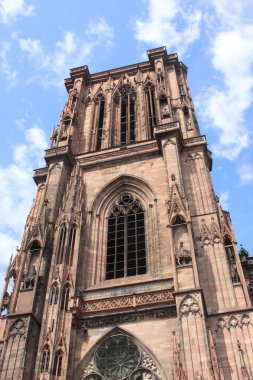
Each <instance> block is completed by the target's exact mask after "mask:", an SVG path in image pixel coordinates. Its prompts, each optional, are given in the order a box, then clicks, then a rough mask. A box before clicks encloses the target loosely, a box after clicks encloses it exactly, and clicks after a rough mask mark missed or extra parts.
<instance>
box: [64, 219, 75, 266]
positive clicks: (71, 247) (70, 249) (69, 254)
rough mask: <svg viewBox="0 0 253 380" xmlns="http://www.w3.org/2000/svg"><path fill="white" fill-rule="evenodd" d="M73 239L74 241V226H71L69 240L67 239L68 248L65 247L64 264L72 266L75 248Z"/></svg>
mask: <svg viewBox="0 0 253 380" xmlns="http://www.w3.org/2000/svg"><path fill="white" fill-rule="evenodd" d="M75 239H76V225H74V224H73V225H71V227H70V230H69V239H68V247H67V255H66V264H67V265H72V262H73V255H74V248H75Z"/></svg>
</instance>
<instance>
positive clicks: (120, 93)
mask: <svg viewBox="0 0 253 380" xmlns="http://www.w3.org/2000/svg"><path fill="white" fill-rule="evenodd" d="M114 102H115V104H116V105H118V107H119V114H120V145H125V144H130V143H133V142H135V123H136V104H135V102H136V92H135V89H134V88H133V86H132V85H131V84H123V85H122V86H120V87H119V88H118V90H117V91H116V93H115V95H114Z"/></svg>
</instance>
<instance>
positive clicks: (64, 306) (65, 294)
mask: <svg viewBox="0 0 253 380" xmlns="http://www.w3.org/2000/svg"><path fill="white" fill-rule="evenodd" d="M69 291H70V286H69V284H66V285H64V287H63V291H62V298H61V309H62V310H65V311H67V310H68V306H69Z"/></svg>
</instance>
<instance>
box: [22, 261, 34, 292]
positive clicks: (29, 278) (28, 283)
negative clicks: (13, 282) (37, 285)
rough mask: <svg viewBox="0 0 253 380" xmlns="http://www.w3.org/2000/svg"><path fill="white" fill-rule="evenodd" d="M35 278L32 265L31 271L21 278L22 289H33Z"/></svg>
mask: <svg viewBox="0 0 253 380" xmlns="http://www.w3.org/2000/svg"><path fill="white" fill-rule="evenodd" d="M35 277H36V269H35V266H34V265H33V266H32V269H31V270H30V271H29V272H28V273H27V274H25V275H24V277H23V289H32V288H33V287H34V282H35Z"/></svg>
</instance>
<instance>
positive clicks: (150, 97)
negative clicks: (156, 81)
mask: <svg viewBox="0 0 253 380" xmlns="http://www.w3.org/2000/svg"><path fill="white" fill-rule="evenodd" d="M145 92H146V103H147V111H148V115H147V117H148V125H149V131H150V137H153V128H154V127H155V126H156V125H157V117H156V106H155V87H154V85H153V83H148V84H146V86H145Z"/></svg>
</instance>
